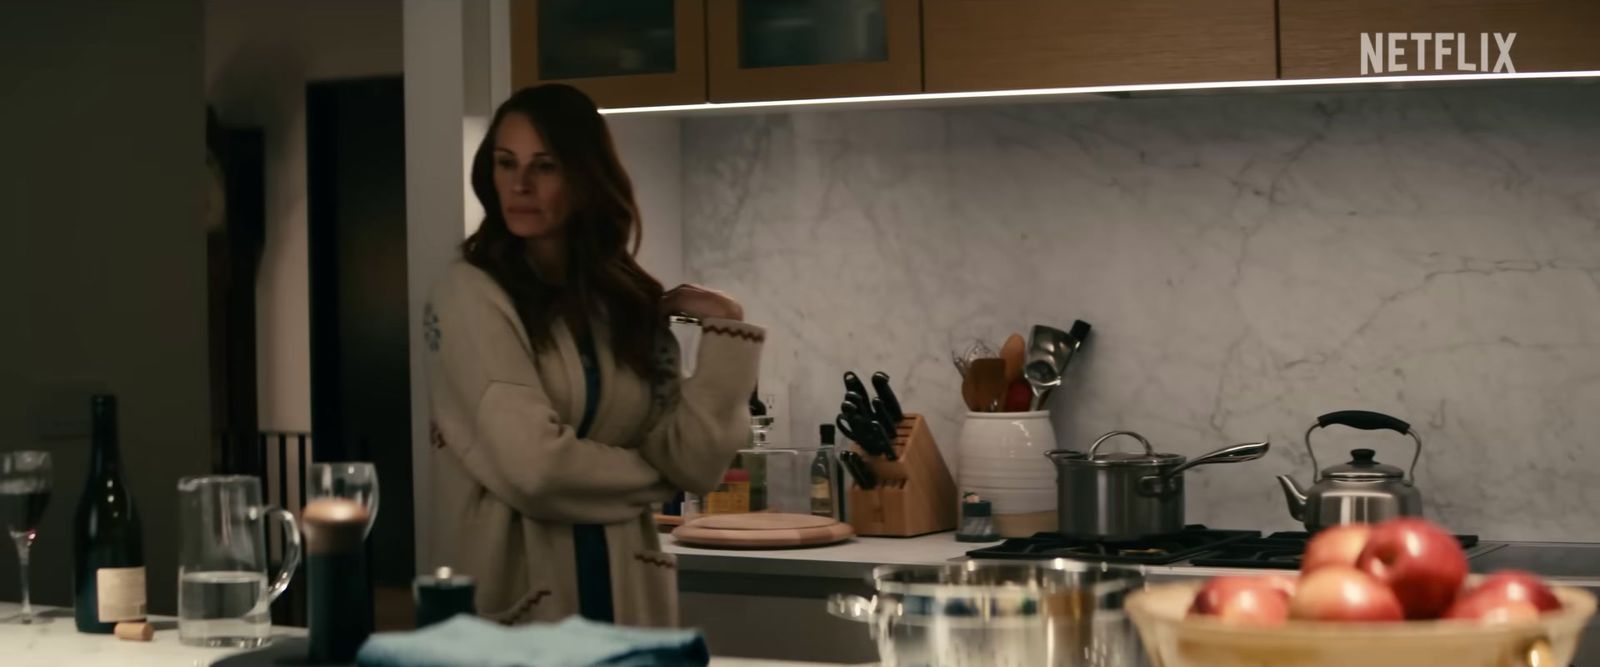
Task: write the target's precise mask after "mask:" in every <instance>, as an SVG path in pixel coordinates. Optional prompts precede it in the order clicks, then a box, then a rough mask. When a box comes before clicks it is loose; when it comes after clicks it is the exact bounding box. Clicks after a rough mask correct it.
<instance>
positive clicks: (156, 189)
mask: <svg viewBox="0 0 1600 667" xmlns="http://www.w3.org/2000/svg"><path fill="white" fill-rule="evenodd" d="M201 16H202V10H201V3H200V0H161V1H159V2H118V3H111V2H84V1H67V0H51V1H24V2H6V3H3V4H0V82H5V83H4V86H5V103H4V104H0V146H4V150H0V239H3V241H0V304H3V305H4V307H5V312H6V322H7V324H6V326H3V327H0V449H3V450H12V449H29V448H34V449H43V450H46V451H49V452H51V454H52V457H53V459H54V462H55V474H54V487H55V491H54V494H53V497H52V499H51V503H50V506H49V509H48V511H47V513H46V516H45V520H44V523H43V526H42V528H41V530H40V535H39V540H38V542H37V544H36V545H35V546H34V550H33V558H32V562H33V573H32V577H31V580H32V591H33V599H34V600H35V601H36V602H40V603H44V604H51V605H66V604H70V602H71V591H72V569H71V563H72V523H73V514H74V513H75V510H76V506H77V503H78V499H79V496H80V494H81V493H82V491H83V484H84V479H85V475H86V474H87V462H88V453H89V439H88V431H89V421H88V396H89V394H90V393H91V392H94V391H110V392H113V393H115V394H116V395H117V397H118V398H119V400H120V402H121V410H120V411H121V429H120V431H121V441H122V454H123V462H124V472H123V475H124V478H125V480H126V483H127V485H128V488H129V491H130V493H131V494H132V496H133V498H134V499H135V501H136V503H137V504H138V508H139V512H140V514H141V515H142V517H143V527H144V555H145V561H146V566H147V576H148V579H147V591H148V594H149V600H150V610H151V611H152V612H154V613H161V614H170V613H173V612H174V611H175V608H174V597H175V593H176V591H177V582H176V574H177V562H176V557H177V556H176V555H177V549H178V539H179V538H178V530H179V528H178V521H177V502H176V493H175V489H176V485H177V480H178V478H179V477H181V476H184V475H192V474H203V473H205V472H206V469H207V467H208V465H209V463H210V459H209V456H208V452H209V446H208V443H207V433H208V430H209V429H208V423H207V421H208V419H209V410H208V393H207V383H208V380H207V373H206V364H207V351H206V350H207V348H206V246H205V237H204V231H203V228H202V221H201V213H202V206H203V196H204V195H203V193H204V189H203V188H204V182H205V180H204V179H205V171H204V161H203V159H202V156H203V155H204V150H205V146H204V132H205V106H204V103H205V98H204V95H203V89H202V85H201V80H202V79H201V73H202V69H201V67H202V65H201V63H202V19H201ZM16 566H17V564H16V559H15V555H14V553H13V551H12V550H11V549H10V548H9V546H8V548H5V549H0V572H3V573H4V576H0V599H4V600H16V599H18V598H17V596H18V590H17V589H18V584H17V577H16V576H15V571H16V570H15V568H16ZM58 622H66V623H70V622H71V621H70V620H62V621H58Z"/></svg>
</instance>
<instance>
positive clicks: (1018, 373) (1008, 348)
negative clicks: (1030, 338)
mask: <svg viewBox="0 0 1600 667" xmlns="http://www.w3.org/2000/svg"><path fill="white" fill-rule="evenodd" d="M1027 356H1028V343H1027V341H1025V340H1023V339H1022V334H1019V333H1014V334H1011V337H1010V338H1007V339H1006V342H1005V344H1004V345H1001V346H1000V358H1001V359H1004V360H1005V362H1006V385H1007V386H1010V385H1011V383H1013V382H1016V381H1017V380H1021V379H1022V362H1023V358H1024V357H1027Z"/></svg>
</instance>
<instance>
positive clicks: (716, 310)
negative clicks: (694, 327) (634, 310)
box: [661, 285, 744, 322]
mask: <svg viewBox="0 0 1600 667" xmlns="http://www.w3.org/2000/svg"><path fill="white" fill-rule="evenodd" d="M661 310H662V311H663V312H666V313H683V314H685V315H689V316H691V317H698V318H700V319H706V318H712V317H715V318H719V319H724V320H737V321H741V322H742V321H744V306H741V305H739V302H738V301H734V300H733V297H731V296H728V295H726V294H723V293H722V292H718V291H716V290H714V289H711V288H709V287H701V286H700V285H679V286H677V287H674V288H672V289H670V290H667V293H666V294H664V295H662V296H661Z"/></svg>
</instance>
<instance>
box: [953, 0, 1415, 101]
mask: <svg viewBox="0 0 1600 667" xmlns="http://www.w3.org/2000/svg"><path fill="white" fill-rule="evenodd" d="M1287 1H1288V0H1285V2H1287ZM1395 1H1407V2H1409V1H1410V0H1395ZM1273 6H1274V0H923V3H922V21H923V50H924V52H925V58H926V62H925V67H926V70H925V76H926V79H927V89H928V92H950V91H970V90H1008V89H1019V88H1056V87H1069V86H1095V85H1114V84H1139V83H1176V82H1192V81H1239V80H1257V79H1275V78H1277V61H1276V58H1277V53H1276V41H1275V39H1274V37H1275V26H1274V23H1273V20H1274V18H1275V17H1274V7H1273Z"/></svg>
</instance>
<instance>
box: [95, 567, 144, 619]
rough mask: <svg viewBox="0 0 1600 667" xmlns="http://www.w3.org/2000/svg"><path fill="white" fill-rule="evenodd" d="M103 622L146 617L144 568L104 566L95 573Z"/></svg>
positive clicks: (96, 593) (96, 589)
mask: <svg viewBox="0 0 1600 667" xmlns="http://www.w3.org/2000/svg"><path fill="white" fill-rule="evenodd" d="M94 583H95V591H96V592H95V595H96V596H97V598H98V600H99V603H100V608H99V614H100V622H101V623H120V622H122V621H137V620H139V619H142V618H144V617H145V610H144V606H145V598H144V567H142V566H141V567H103V568H100V569H98V570H95V572H94Z"/></svg>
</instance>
